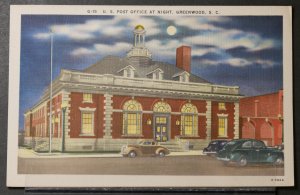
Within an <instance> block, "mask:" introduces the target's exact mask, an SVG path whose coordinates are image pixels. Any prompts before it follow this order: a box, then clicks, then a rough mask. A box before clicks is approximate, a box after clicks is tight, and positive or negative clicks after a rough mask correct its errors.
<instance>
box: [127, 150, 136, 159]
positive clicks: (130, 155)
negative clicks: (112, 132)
mask: <svg viewBox="0 0 300 195" xmlns="http://www.w3.org/2000/svg"><path fill="white" fill-rule="evenodd" d="M136 156H137V154H136V152H135V151H130V152H129V153H128V157H129V158H135V157H136Z"/></svg>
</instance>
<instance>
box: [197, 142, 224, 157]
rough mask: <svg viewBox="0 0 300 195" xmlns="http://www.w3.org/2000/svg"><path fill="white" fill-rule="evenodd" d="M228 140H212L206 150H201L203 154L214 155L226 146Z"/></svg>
mask: <svg viewBox="0 0 300 195" xmlns="http://www.w3.org/2000/svg"><path fill="white" fill-rule="evenodd" d="M227 142H228V140H214V141H211V142H210V143H209V144H208V146H207V147H206V148H204V149H203V154H206V155H215V154H216V153H217V152H219V151H220V150H221V149H222V148H223V147H224V146H225V145H226V144H227Z"/></svg>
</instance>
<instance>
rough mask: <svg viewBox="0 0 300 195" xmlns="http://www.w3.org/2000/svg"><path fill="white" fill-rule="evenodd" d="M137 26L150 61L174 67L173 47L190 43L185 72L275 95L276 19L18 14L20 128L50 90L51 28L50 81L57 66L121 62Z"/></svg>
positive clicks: (278, 77) (278, 76) (278, 70)
mask: <svg viewBox="0 0 300 195" xmlns="http://www.w3.org/2000/svg"><path fill="white" fill-rule="evenodd" d="M138 24H141V25H143V26H144V27H145V29H146V31H147V32H146V46H147V47H148V48H149V50H150V51H151V52H152V57H153V60H157V61H163V62H169V63H171V64H175V60H176V58H175V55H176V48H177V47H179V46H181V45H189V46H191V47H192V62H191V70H192V73H194V74H196V75H198V76H200V77H202V78H204V79H206V80H208V81H210V82H213V83H215V84H221V85H238V86H240V93H241V94H243V95H245V96H254V95H260V94H266V93H271V92H275V91H277V90H279V89H282V86H283V83H282V80H283V75H282V54H283V51H282V17H281V16H234V17H224V16H218V17H205V16H201V17H198V16H197V17H190V16H189V17H187V16H186V17H177V16H172V17H169V16H164V17H156V16H130V17H129V16H56V15H52V16H50V15H43V16H41V15H23V16H22V29H21V78H20V79H21V80H20V115H19V122H20V124H19V127H20V128H23V124H24V123H23V121H24V115H23V114H24V112H25V110H27V109H28V108H30V107H31V106H33V105H34V104H35V103H37V102H38V100H39V98H40V97H41V96H42V94H43V91H44V90H45V88H46V87H47V86H48V85H49V84H50V30H52V31H53V34H54V44H53V45H54V48H53V51H54V52H53V78H56V77H57V76H58V75H59V72H60V69H61V68H64V69H75V70H82V69H84V68H86V67H88V66H90V65H91V64H93V63H95V62H97V61H98V60H101V59H102V58H103V57H105V56H107V55H117V56H122V57H123V56H125V55H126V53H127V51H129V50H130V48H131V47H132V42H133V32H132V31H133V28H134V27H135V26H136V25H138ZM170 26H173V27H172V31H167V29H168V27H170ZM174 29H175V31H174Z"/></svg>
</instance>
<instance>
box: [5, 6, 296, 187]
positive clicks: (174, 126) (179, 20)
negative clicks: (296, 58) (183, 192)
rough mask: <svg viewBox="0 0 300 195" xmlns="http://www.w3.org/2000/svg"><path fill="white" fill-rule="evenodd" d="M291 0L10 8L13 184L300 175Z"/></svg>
mask: <svg viewBox="0 0 300 195" xmlns="http://www.w3.org/2000/svg"><path fill="white" fill-rule="evenodd" d="M291 22H292V18H291V7H287V6H265V7H263V6H82V5H80V6H79V5H78V6H76V5H72V6H70V5H68V6H67V5H60V6H58V5H57V6H56V5H12V6H11V12H10V52H9V59H10V62H9V113H8V129H7V131H8V163H7V165H8V167H7V185H8V186H11V187H269V186H293V185H294V165H293V163H294V160H293V113H292V25H291Z"/></svg>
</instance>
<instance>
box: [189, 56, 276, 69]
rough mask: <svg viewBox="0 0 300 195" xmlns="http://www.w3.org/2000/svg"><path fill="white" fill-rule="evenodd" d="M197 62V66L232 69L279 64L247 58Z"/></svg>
mask: <svg viewBox="0 0 300 195" xmlns="http://www.w3.org/2000/svg"><path fill="white" fill-rule="evenodd" d="M195 61H196V64H199V65H201V66H220V65H229V66H232V67H246V66H251V65H259V66H261V67H262V68H271V67H273V66H275V65H277V63H276V62H274V61H272V60H261V59H257V60H249V59H245V58H229V59H224V60H211V59H198V60H195ZM195 61H194V63H195Z"/></svg>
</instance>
